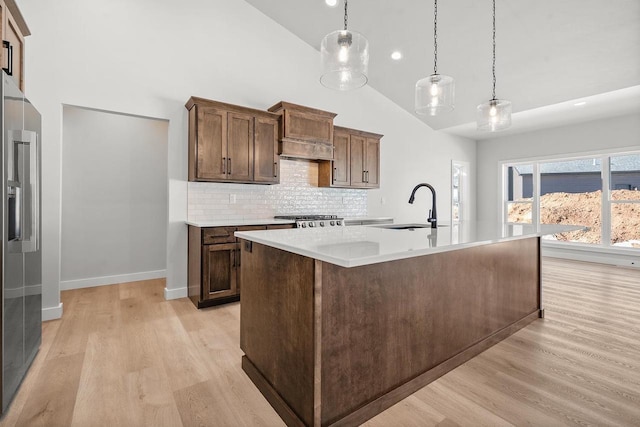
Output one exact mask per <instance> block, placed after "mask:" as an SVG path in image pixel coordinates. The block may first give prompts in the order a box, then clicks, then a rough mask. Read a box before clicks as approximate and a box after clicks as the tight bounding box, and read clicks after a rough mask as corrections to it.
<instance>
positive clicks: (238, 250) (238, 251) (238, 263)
mask: <svg viewBox="0 0 640 427" xmlns="http://www.w3.org/2000/svg"><path fill="white" fill-rule="evenodd" d="M236 251H237V252H236V253H237V254H238V255H237V259H238V262H236V265H237V266H238V268H240V260H241V259H242V258H241V257H240V249H236Z"/></svg>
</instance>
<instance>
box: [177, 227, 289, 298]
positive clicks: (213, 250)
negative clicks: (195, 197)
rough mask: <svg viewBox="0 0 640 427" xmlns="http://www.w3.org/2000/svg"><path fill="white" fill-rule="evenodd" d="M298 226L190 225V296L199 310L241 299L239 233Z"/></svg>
mask: <svg viewBox="0 0 640 427" xmlns="http://www.w3.org/2000/svg"><path fill="white" fill-rule="evenodd" d="M294 226H295V225H294V224H272V225H247V226H238V227H196V226H193V225H190V226H189V253H188V265H189V268H188V295H189V298H190V299H191V301H193V303H194V304H195V305H196V307H198V308H203V307H210V306H213V305H218V304H224V303H227V302H233V301H238V300H239V299H240V288H241V283H242V280H241V277H240V276H241V275H240V267H241V266H242V258H241V255H240V254H241V251H240V243H239V242H238V240H237V239H236V237H235V236H234V233H235V232H236V231H252V230H266V229H270V230H274V229H280V228H293V227H294Z"/></svg>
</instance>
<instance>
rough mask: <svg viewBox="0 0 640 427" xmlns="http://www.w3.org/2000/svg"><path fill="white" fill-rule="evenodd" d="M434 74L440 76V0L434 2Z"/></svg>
mask: <svg viewBox="0 0 640 427" xmlns="http://www.w3.org/2000/svg"><path fill="white" fill-rule="evenodd" d="M345 1H346V0H345ZM433 74H438V0H434V2H433Z"/></svg>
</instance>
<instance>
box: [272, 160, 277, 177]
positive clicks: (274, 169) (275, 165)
mask: <svg viewBox="0 0 640 427" xmlns="http://www.w3.org/2000/svg"><path fill="white" fill-rule="evenodd" d="M273 176H274V177H275V178H277V177H278V162H273Z"/></svg>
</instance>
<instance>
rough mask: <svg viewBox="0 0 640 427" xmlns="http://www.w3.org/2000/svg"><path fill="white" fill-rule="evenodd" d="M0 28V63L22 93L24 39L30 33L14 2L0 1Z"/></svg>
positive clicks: (8, 0)
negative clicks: (0, 42)
mask: <svg viewBox="0 0 640 427" xmlns="http://www.w3.org/2000/svg"><path fill="white" fill-rule="evenodd" d="M0 26H1V27H2V30H1V33H2V46H0V48H2V49H1V50H0V52H1V53H0V63H1V64H2V68H3V69H4V70H5V71H6V72H7V74H9V75H10V76H12V77H13V79H14V80H15V81H16V84H17V85H18V86H19V87H20V90H22V91H24V38H25V37H26V36H28V35H30V34H31V33H30V31H29V28H28V27H27V24H26V22H25V21H24V18H23V17H22V14H21V13H20V10H19V9H18V6H17V5H16V3H15V1H14V0H0Z"/></svg>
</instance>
